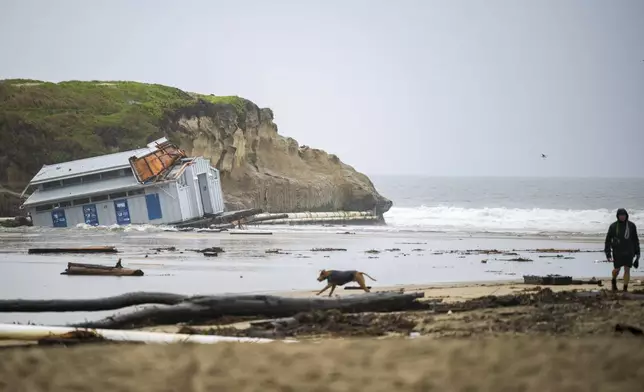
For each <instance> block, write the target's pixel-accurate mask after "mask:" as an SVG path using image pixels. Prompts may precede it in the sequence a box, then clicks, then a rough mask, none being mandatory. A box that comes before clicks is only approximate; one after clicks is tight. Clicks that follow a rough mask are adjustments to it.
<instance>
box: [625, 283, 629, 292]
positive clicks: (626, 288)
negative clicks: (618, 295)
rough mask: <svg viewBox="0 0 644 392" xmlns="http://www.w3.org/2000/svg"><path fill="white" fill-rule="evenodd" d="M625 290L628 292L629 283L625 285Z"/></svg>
mask: <svg viewBox="0 0 644 392" xmlns="http://www.w3.org/2000/svg"><path fill="white" fill-rule="evenodd" d="M624 292H625V293H626V292H628V285H627V284H625V285H624Z"/></svg>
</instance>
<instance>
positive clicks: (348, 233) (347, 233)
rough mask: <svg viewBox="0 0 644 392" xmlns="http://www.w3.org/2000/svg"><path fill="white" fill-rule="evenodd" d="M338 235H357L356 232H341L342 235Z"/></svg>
mask: <svg viewBox="0 0 644 392" xmlns="http://www.w3.org/2000/svg"><path fill="white" fill-rule="evenodd" d="M337 234H346V235H352V234H355V232H353V231H344V232H341V233H337Z"/></svg>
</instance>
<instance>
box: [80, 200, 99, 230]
mask: <svg viewBox="0 0 644 392" xmlns="http://www.w3.org/2000/svg"><path fill="white" fill-rule="evenodd" d="M83 216H85V224H87V225H90V226H98V214H97V213H96V204H88V205H86V206H83Z"/></svg>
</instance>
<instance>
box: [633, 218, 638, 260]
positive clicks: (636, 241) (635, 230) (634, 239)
mask: <svg viewBox="0 0 644 392" xmlns="http://www.w3.org/2000/svg"><path fill="white" fill-rule="evenodd" d="M633 241H634V242H635V244H634V245H635V256H637V258H638V259H639V256H640V239H639V238H638V237H637V226H635V223H633Z"/></svg>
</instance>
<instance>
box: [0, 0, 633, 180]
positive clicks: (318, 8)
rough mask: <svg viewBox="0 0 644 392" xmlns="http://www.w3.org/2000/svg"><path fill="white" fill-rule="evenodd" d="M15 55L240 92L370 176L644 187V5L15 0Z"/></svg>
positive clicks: (67, 75)
mask: <svg viewBox="0 0 644 392" xmlns="http://www.w3.org/2000/svg"><path fill="white" fill-rule="evenodd" d="M0 53H2V56H1V57H2V60H1V61H0V78H33V79H43V80H49V81H61V80H69V79H77V80H92V79H111V80H115V79H118V80H137V81H145V82H155V83H162V84H167V85H172V86H176V87H179V88H181V89H184V90H189V91H194V92H201V93H213V94H216V95H240V96H243V97H246V98H248V99H251V100H253V101H254V102H256V103H257V104H258V105H260V106H262V107H271V108H272V109H273V110H274V112H275V116H276V122H277V124H278V126H279V129H280V133H282V134H284V135H287V136H291V137H294V138H295V139H297V140H298V141H299V142H300V144H306V145H309V146H312V147H317V148H322V149H324V150H326V151H328V152H330V153H335V154H337V155H338V156H340V158H341V159H342V160H343V161H345V162H347V163H349V164H351V165H353V166H354V167H356V168H357V169H359V170H361V171H364V172H366V173H368V174H427V175H510V176H554V175H559V176H637V177H642V176H644V155H643V153H644V151H643V150H644V62H643V61H642V60H644V1H642V0H630V1H629V0H610V1H608V0H604V1H598V0H584V1H581V0H580V1H577V0H566V1H562V0H539V1H536V0H533V1H519V0H506V1H502V0H486V1H483V0H460V1H457V0H449V1H448V0H444V1H431V0H418V1H413V0H406V1H405V0H398V1H376V0H351V1H349V0H344V1H340V0H324V1H323V0H320V1H306V0H299V1H298V0H291V1H284V0H272V1H264V0H256V1H251V0H245V1H241V0H238V1H230V0H227V1H215V0H211V1H207V0H203V1H198V0H194V1H188V0H184V1H181V2H178V1H158V0H156V1H153V0H147V1H145V0H137V1H129V0H113V1H87V0H77V1H71V0H69V1H65V0H60V1H51V0H40V1H38V0H2V1H1V2H0ZM541 152H544V153H546V154H549V155H550V156H549V157H548V159H547V160H542V159H541V158H540V153H541Z"/></svg>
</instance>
